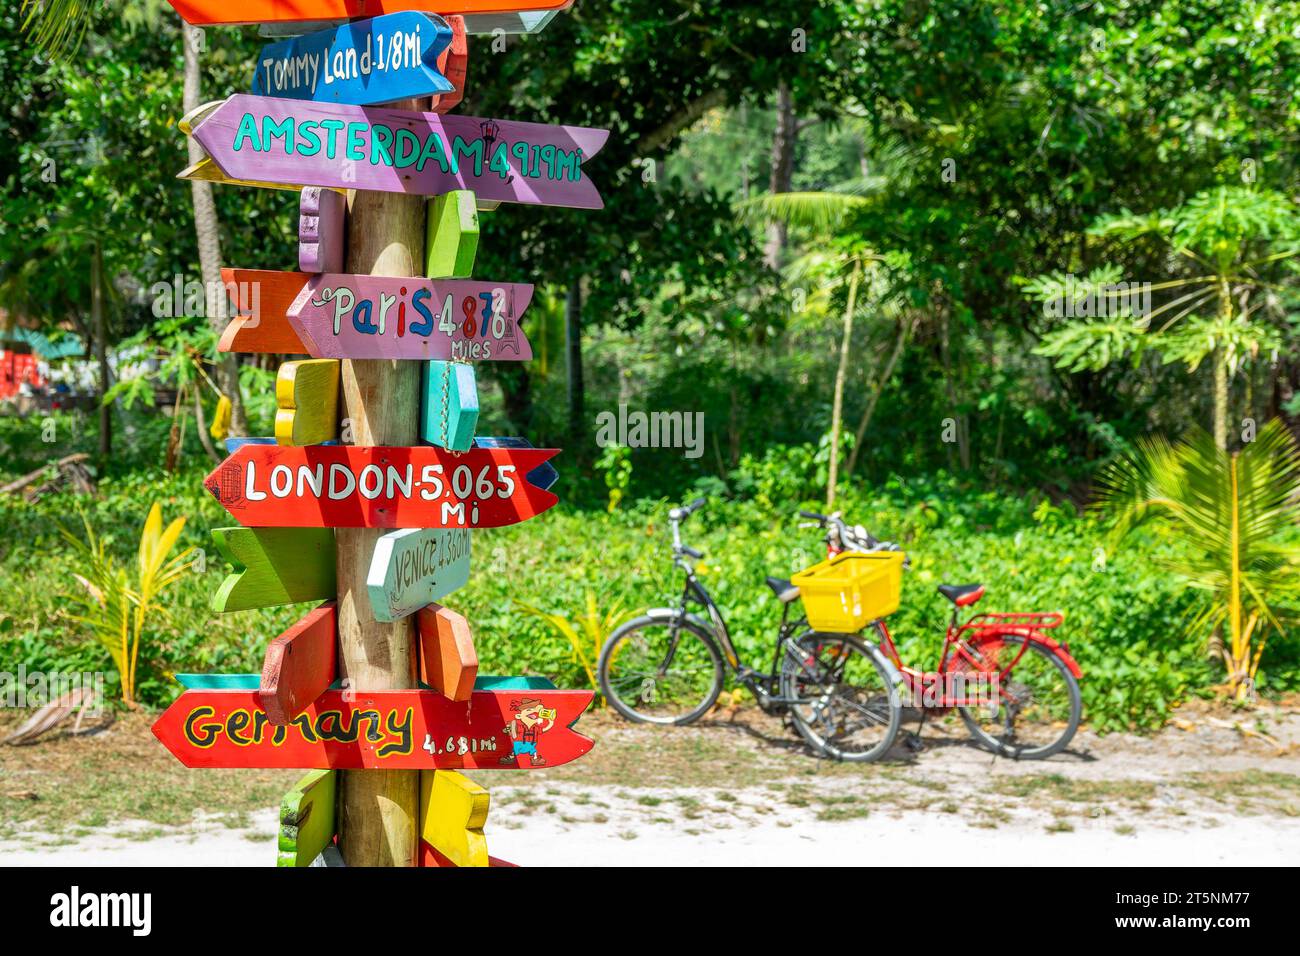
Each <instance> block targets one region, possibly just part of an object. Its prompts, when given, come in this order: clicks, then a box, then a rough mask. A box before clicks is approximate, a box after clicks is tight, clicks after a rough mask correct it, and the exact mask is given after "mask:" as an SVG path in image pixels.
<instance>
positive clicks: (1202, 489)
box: [1100, 420, 1300, 700]
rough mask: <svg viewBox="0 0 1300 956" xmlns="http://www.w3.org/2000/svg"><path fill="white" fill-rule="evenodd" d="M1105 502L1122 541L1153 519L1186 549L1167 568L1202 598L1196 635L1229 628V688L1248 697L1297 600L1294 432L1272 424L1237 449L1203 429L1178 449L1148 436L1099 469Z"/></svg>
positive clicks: (1299, 485) (1299, 566)
mask: <svg viewBox="0 0 1300 956" xmlns="http://www.w3.org/2000/svg"><path fill="white" fill-rule="evenodd" d="M1100 504H1101V505H1102V507H1103V508H1105V509H1106V510H1107V511H1109V512H1110V514H1111V516H1112V519H1113V522H1114V535H1115V540H1116V541H1118V540H1119V539H1121V538H1123V537H1124V536H1126V535H1127V534H1128V533H1129V532H1130V531H1131V530H1133V528H1135V527H1136V526H1137V525H1139V524H1141V523H1143V522H1144V521H1146V520H1148V519H1152V518H1156V519H1159V520H1160V521H1161V524H1162V525H1163V527H1164V528H1166V529H1167V530H1168V532H1169V534H1170V535H1171V536H1172V537H1173V538H1174V539H1175V540H1176V541H1178V542H1179V543H1181V544H1182V545H1183V556H1181V557H1179V558H1176V559H1172V560H1169V561H1167V562H1165V566H1166V567H1167V569H1168V570H1169V571H1171V572H1172V573H1174V574H1176V575H1177V576H1178V577H1180V578H1182V579H1183V580H1184V581H1186V582H1187V584H1188V585H1189V586H1190V587H1192V588H1194V589H1196V590H1197V591H1200V592H1202V593H1203V595H1204V603H1203V605H1202V607H1201V610H1200V612H1199V614H1198V615H1197V616H1196V618H1195V619H1194V620H1193V622H1192V624H1191V626H1190V633H1192V634H1195V635H1197V636H1201V635H1210V634H1214V633H1219V632H1221V631H1223V630H1226V632H1227V634H1228V637H1229V638H1230V641H1229V643H1228V644H1227V645H1226V646H1224V647H1223V648H1222V652H1221V653H1222V656H1223V661H1224V664H1225V666H1226V668H1227V674H1228V686H1229V687H1230V688H1231V690H1232V693H1233V695H1234V697H1236V698H1237V699H1239V700H1241V699H1246V698H1248V697H1249V696H1250V694H1251V693H1252V691H1253V688H1254V685H1255V676H1256V674H1257V672H1258V670H1259V662H1260V658H1261V656H1262V655H1263V653H1264V644H1265V641H1266V638H1267V635H1268V634H1269V632H1270V630H1275V631H1278V632H1281V631H1282V630H1283V619H1284V618H1285V617H1286V613H1285V611H1284V607H1286V606H1287V605H1289V604H1290V603H1291V602H1293V601H1294V600H1295V598H1297V596H1300V544H1296V543H1295V541H1294V537H1293V536H1291V535H1290V532H1291V531H1293V529H1294V527H1295V525H1296V522H1297V520H1300V448H1297V445H1296V442H1295V440H1294V439H1293V438H1292V437H1291V434H1290V433H1289V432H1288V431H1287V430H1286V428H1285V427H1284V426H1283V425H1282V423H1281V422H1279V421H1277V420H1273V421H1270V422H1269V423H1268V424H1266V425H1265V426H1264V427H1263V428H1262V429H1261V430H1260V432H1259V434H1258V435H1257V436H1256V437H1255V439H1254V440H1253V441H1250V442H1248V443H1247V444H1246V445H1245V447H1243V448H1242V449H1241V450H1240V451H1235V452H1228V451H1224V450H1223V449H1222V448H1220V447H1219V446H1218V443H1217V442H1216V441H1215V440H1214V439H1213V438H1211V436H1210V435H1208V434H1207V433H1206V432H1205V431H1203V430H1201V429H1196V430H1194V431H1193V432H1192V434H1191V435H1190V436H1189V437H1188V438H1187V439H1186V440H1185V441H1183V442H1180V443H1178V444H1171V443H1170V442H1168V441H1166V440H1165V439H1163V438H1151V439H1147V440H1145V441H1142V442H1140V443H1139V445H1138V450H1137V451H1136V453H1135V454H1133V455H1131V456H1129V457H1126V458H1121V459H1120V460H1118V461H1116V462H1115V463H1113V464H1112V465H1111V466H1110V467H1109V468H1107V470H1106V471H1105V472H1103V474H1102V476H1101V479H1100ZM1288 538H1289V540H1288ZM1252 648H1253V650H1252Z"/></svg>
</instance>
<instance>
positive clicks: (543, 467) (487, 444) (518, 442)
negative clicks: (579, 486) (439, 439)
mask: <svg viewBox="0 0 1300 956" xmlns="http://www.w3.org/2000/svg"><path fill="white" fill-rule="evenodd" d="M474 447H476V448H532V447H533V443H532V442H530V441H529V440H528V439H527V438H503V437H499V436H494V435H480V436H478V437H477V438H475V439H474ZM524 477H525V478H527V479H528V483H529V484H530V485H536V486H537V487H538V488H541V489H542V490H543V491H550V490H551V488H552V487H553V486H554V485H555V483H556V482H557V481H559V480H560V473H559V472H558V471H556V470H555V466H554V465H552V464H551V463H550V462H549V461H544V462H542V463H541V464H540V465H538V466H537V467H536V468H534V469H533V470H532V471H530V472H529V473H528V474H526V475H524Z"/></svg>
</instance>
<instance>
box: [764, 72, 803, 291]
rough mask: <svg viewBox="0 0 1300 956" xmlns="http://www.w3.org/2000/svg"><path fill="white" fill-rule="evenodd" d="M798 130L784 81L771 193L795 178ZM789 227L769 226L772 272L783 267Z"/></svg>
mask: <svg viewBox="0 0 1300 956" xmlns="http://www.w3.org/2000/svg"><path fill="white" fill-rule="evenodd" d="M798 135H799V130H798V127H797V125H796V124H795V118H794V97H793V96H792V95H791V93H790V87H789V85H788V84H787V83H786V82H785V81H784V80H783V81H781V83H780V85H778V86H777V88H776V132H775V133H773V134H772V169H771V172H770V173H769V176H768V192H770V193H772V194H776V193H788V192H789V191H790V183H791V181H792V180H793V178H794V144H795V139H796V138H797V137H798ZM786 233H787V230H786V225H785V223H784V222H783V221H781V220H779V219H774V220H773V221H772V222H770V223H768V226H767V245H766V246H765V247H764V250H763V259H764V261H766V262H767V265H768V267H769V268H771V269H779V268H780V267H781V255H782V253H783V252H785V244H786Z"/></svg>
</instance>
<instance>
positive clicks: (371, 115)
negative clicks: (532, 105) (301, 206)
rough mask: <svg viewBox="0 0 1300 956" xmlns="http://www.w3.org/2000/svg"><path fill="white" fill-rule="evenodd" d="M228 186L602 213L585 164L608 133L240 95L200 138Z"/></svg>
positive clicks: (208, 121)
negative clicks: (448, 196) (454, 197)
mask: <svg viewBox="0 0 1300 956" xmlns="http://www.w3.org/2000/svg"><path fill="white" fill-rule="evenodd" d="M194 138H195V139H196V140H198V141H199V144H200V145H201V146H202V147H203V148H204V149H205V150H207V152H208V153H209V155H211V157H212V160H213V162H214V163H216V164H217V166H218V167H219V168H220V169H221V171H222V172H223V173H225V175H226V177H227V178H229V179H235V180H243V181H246V182H255V183H268V184H286V185H295V186H327V187H330V188H333V189H374V190H378V191H380V192H394V193H417V194H419V195H422V196H440V195H442V194H443V193H446V192H451V191H452V190H453V189H472V190H474V193H475V195H476V196H477V197H478V198H479V199H480V200H483V201H487V202H519V203H531V204H534V205H542V206H571V207H573V208H576V209H601V208H603V207H604V203H603V202H601V199H600V193H598V192H597V191H596V187H595V185H593V184H592V182H591V180H590V179H589V178H587V177H586V176H584V175H583V174H582V163H583V162H584V161H586V160H587V159H589V158H590V157H592V156H594V155H595V154H596V153H597V152H599V151H600V148H601V147H602V146H604V145H605V140H606V139H608V138H609V131H608V130H603V129H589V128H587V127H583V126H549V125H546V124H543V123H516V122H512V121H510V120H494V119H479V118H476V117H473V116H459V115H455V114H448V115H445V116H440V115H439V114H437V113H420V112H413V111H411V110H394V109H386V108H383V107H373V106H344V105H340V104H334V103H309V102H305V101H299V100H284V99H276V98H274V97H266V96H252V95H251V94H248V93H240V94H237V95H235V96H232V97H230V98H229V99H228V100H226V102H225V103H223V104H222V105H221V106H220V107H218V108H217V109H216V110H214V111H213V112H212V113H210V114H208V116H207V117H206V118H205V119H204V120H203V122H202V123H200V124H199V126H198V127H197V128H196V129H195V130H194Z"/></svg>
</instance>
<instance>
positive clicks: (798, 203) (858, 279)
mask: <svg viewBox="0 0 1300 956" xmlns="http://www.w3.org/2000/svg"><path fill="white" fill-rule="evenodd" d="M881 184H882V181H881V180H880V179H879V178H873V179H864V180H860V181H855V182H853V183H849V184H845V185H844V186H842V187H840V190H842V191H835V192H830V191H826V192H789V193H768V194H765V195H762V196H756V197H754V198H753V199H747V200H745V201H743V202H741V203H740V204H739V208H740V209H741V211H743V212H745V213H746V214H748V215H750V216H751V217H755V218H759V219H762V220H765V221H768V222H774V221H775V222H782V223H784V224H786V225H787V226H794V227H800V228H803V229H806V230H808V231H809V232H810V233H811V234H813V235H814V236H817V237H819V238H820V239H822V240H823V242H821V243H818V244H817V247H816V249H815V251H813V252H812V253H808V254H806V255H805V256H803V257H801V258H800V259H798V260H796V261H795V262H794V263H792V264H791V266H790V268H789V270H788V272H789V273H792V274H795V275H798V274H812V273H814V272H818V271H823V270H824V269H827V268H828V269H829V271H830V281H829V282H828V283H826V284H825V285H824V286H822V288H821V289H820V294H819V296H817V297H815V299H814V301H815V300H816V299H820V300H822V301H825V300H826V299H828V298H829V296H830V294H831V293H833V292H834V291H836V290H837V289H839V288H841V287H847V294H846V296H845V305H844V314H843V318H842V320H841V325H842V329H843V332H842V334H841V337H840V352H839V362H838V364H837V365H836V369H835V392H834V398H833V399H832V402H831V435H830V467H829V470H828V475H827V480H826V507H827V509H830V508H832V507H834V504H835V492H836V483H837V481H838V477H839V461H840V432H841V431H842V429H843V414H844V381H845V378H846V377H847V375H848V366H849V349H850V346H851V344H852V341H853V317H854V315H855V314H856V311H857V308H858V292H859V289H860V288H861V285H862V282H863V279H864V276H865V274H866V271H867V270H868V269H870V268H871V267H872V266H874V265H875V263H877V262H879V261H880V256H878V255H877V254H875V253H874V252H872V251H871V250H870V249H868V248H867V246H866V245H865V243H863V242H862V241H861V240H860V239H859V238H858V237H855V236H851V235H850V236H845V235H841V234H840V228H839V227H840V226H841V224H842V223H843V221H844V219H845V217H846V216H848V215H849V214H850V213H851V212H853V211H854V210H856V209H860V208H862V207H864V206H866V205H867V204H868V203H869V202H870V199H868V198H867V197H866V196H865V195H863V194H864V193H865V192H868V191H873V190H875V189H877V188H879V186H880V185H881Z"/></svg>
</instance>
